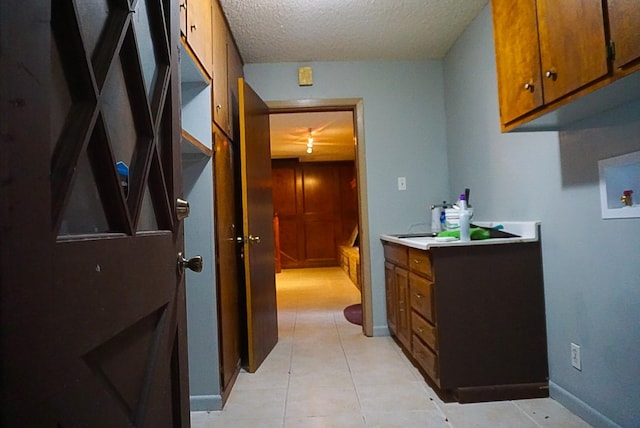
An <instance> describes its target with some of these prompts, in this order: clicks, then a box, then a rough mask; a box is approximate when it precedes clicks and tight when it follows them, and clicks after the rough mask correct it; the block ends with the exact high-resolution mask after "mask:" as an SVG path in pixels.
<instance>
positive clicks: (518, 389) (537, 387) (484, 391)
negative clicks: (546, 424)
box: [454, 382, 549, 403]
mask: <svg viewBox="0 0 640 428" xmlns="http://www.w3.org/2000/svg"><path fill="white" fill-rule="evenodd" d="M454 396H455V397H456V400H457V401H458V402H460V403H478V402H483V401H501V400H521V399H524V398H545V397H548V396H549V383H548V382H535V383H519V384H509V385H487V386H467V387H459V388H456V389H455V391H454Z"/></svg>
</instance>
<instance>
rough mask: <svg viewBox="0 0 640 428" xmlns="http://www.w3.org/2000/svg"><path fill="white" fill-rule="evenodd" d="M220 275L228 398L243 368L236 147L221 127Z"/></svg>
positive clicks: (217, 150)
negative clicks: (241, 355)
mask: <svg viewBox="0 0 640 428" xmlns="http://www.w3.org/2000/svg"><path fill="white" fill-rule="evenodd" d="M213 159H214V162H215V166H214V180H215V182H214V185H215V196H216V197H215V235H216V265H217V266H216V276H217V281H216V282H217V287H218V288H217V292H218V302H219V304H218V313H219V314H220V315H219V316H218V325H219V334H218V337H219V343H220V362H221V363H220V366H221V367H220V373H221V374H220V380H221V384H222V396H223V400H226V398H227V397H228V394H229V392H230V389H231V387H232V386H233V382H234V380H235V377H236V376H237V374H238V372H239V370H240V350H241V347H240V341H241V340H242V337H241V331H240V293H239V291H240V290H239V287H240V284H239V281H238V279H239V278H238V262H237V254H238V251H237V246H238V245H239V244H238V243H237V241H236V238H237V235H238V229H239V228H237V227H236V203H235V196H236V193H235V191H236V187H235V173H234V150H233V145H232V144H231V143H230V142H229V140H228V139H227V138H226V137H224V136H223V135H222V133H221V132H220V131H218V130H216V131H215V133H214V155H213Z"/></svg>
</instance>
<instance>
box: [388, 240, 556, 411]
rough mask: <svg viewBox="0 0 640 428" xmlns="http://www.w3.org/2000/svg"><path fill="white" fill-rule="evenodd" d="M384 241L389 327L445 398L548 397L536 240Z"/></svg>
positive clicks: (460, 399) (481, 399)
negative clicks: (419, 244) (430, 244)
mask: <svg viewBox="0 0 640 428" xmlns="http://www.w3.org/2000/svg"><path fill="white" fill-rule="evenodd" d="M383 248H384V254H385V284H386V291H387V315H388V325H389V330H390V332H391V334H392V335H393V336H394V337H395V338H396V339H397V341H398V342H399V344H400V346H401V347H402V348H403V350H404V351H405V354H407V355H408V357H409V358H410V359H411V360H412V362H413V364H414V365H416V367H418V369H420V371H421V372H422V374H423V375H424V376H425V378H426V379H427V380H428V381H429V382H430V383H431V384H432V385H433V386H434V387H435V388H436V390H437V391H438V392H439V393H441V395H442V397H443V398H444V399H455V400H457V401H460V402H478V401H493V400H510V399H520V398H534V397H546V396H548V366H547V346H546V322H545V312H544V289H543V278H542V258H541V251H540V243H539V242H530V243H514V244H498V245H477V246H443V247H435V248H432V249H430V250H429V251H424V250H417V249H414V248H407V247H405V246H402V245H398V244H395V243H390V242H386V241H383Z"/></svg>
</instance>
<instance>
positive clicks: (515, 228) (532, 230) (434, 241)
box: [380, 221, 540, 250]
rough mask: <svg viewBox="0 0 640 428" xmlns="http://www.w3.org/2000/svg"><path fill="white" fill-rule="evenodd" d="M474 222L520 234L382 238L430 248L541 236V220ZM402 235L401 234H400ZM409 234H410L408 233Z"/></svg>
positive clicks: (503, 242) (394, 236)
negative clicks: (450, 238)
mask: <svg viewBox="0 0 640 428" xmlns="http://www.w3.org/2000/svg"><path fill="white" fill-rule="evenodd" d="M473 224H475V225H477V226H483V227H496V226H498V225H502V226H503V228H502V229H500V230H502V231H503V232H509V233H513V234H514V235H519V237H517V238H516V237H514V238H491V239H480V240H472V241H465V242H463V241H460V240H457V239H456V240H454V241H442V240H440V239H438V238H435V237H432V236H414V237H406V238H401V237H400V236H402V234H392V235H384V234H383V235H380V239H381V240H383V241H387V242H393V243H396V244H400V245H404V246H407V247H412V248H417V249H419V250H428V249H430V248H432V247H452V246H465V245H496V244H517V243H521V242H536V241H538V240H539V239H540V236H539V232H538V231H539V227H540V222H539V221H474V222H473ZM398 235H400V236H398ZM406 235H409V234H406Z"/></svg>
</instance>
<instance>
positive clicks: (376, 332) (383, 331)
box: [373, 325, 391, 337]
mask: <svg viewBox="0 0 640 428" xmlns="http://www.w3.org/2000/svg"><path fill="white" fill-rule="evenodd" d="M382 336H391V332H390V331H389V329H388V328H387V326H386V325H383V326H377V327H373V337H382Z"/></svg>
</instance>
